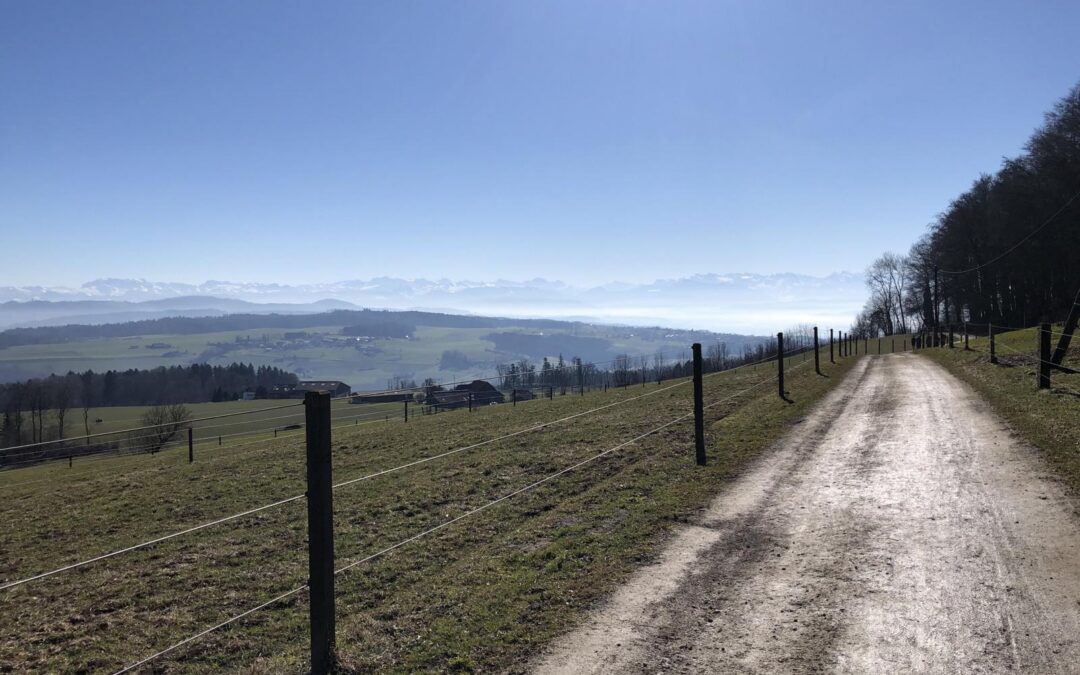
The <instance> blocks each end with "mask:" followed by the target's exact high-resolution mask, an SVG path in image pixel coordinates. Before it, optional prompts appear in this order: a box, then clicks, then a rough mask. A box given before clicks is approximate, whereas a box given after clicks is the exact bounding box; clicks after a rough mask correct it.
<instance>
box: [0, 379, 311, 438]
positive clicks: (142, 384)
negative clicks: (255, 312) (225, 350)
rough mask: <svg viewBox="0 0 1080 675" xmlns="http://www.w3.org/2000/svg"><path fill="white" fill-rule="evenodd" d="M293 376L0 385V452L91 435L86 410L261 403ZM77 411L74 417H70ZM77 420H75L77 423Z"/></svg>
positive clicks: (41, 381) (38, 381)
mask: <svg viewBox="0 0 1080 675" xmlns="http://www.w3.org/2000/svg"><path fill="white" fill-rule="evenodd" d="M298 381H299V380H298V378H297V377H296V375H295V374H293V373H290V372H288V371H285V370H282V369H280V368H276V367H274V366H259V367H257V368H256V367H254V366H253V365H251V364H250V363H248V364H245V363H233V364H230V365H227V366H211V365H209V364H206V363H196V364H193V365H191V366H171V367H160V368H152V369H150V370H138V369H131V370H122V371H121V370H108V371H105V372H104V373H95V372H94V371H92V370H87V371H85V372H82V373H68V374H66V375H50V376H49V377H45V378H40V379H31V380H27V381H25V382H12V383H8V384H0V410H2V411H3V418H2V419H0V447H9V446H12V445H19V444H21V443H37V442H39V441H46V440H53V439H61V438H65V437H66V436H67V435H68V434H69V432H71V431H72V429H74V432H73V433H75V434H79V433H86V434H89V433H90V423H91V422H92V420H91V419H90V417H89V415H90V408H95V407H99V406H119V405H133V406H146V405H154V406H156V405H164V404H174V403H203V402H207V401H231V400H235V399H237V398H239V397H240V395H241V394H242V393H243V392H245V391H252V392H255V394H256V397H257V398H265V397H266V395H267V394H268V393H269V391H270V390H271V389H272V388H273V386H274V385H276V384H296V383H297V382H298ZM73 411H75V412H73ZM75 418H77V419H75Z"/></svg>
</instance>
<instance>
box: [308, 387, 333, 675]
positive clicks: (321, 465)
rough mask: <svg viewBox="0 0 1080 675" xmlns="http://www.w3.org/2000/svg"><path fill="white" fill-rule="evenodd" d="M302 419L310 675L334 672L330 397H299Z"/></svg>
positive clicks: (315, 394) (319, 394) (311, 393)
mask: <svg viewBox="0 0 1080 675" xmlns="http://www.w3.org/2000/svg"><path fill="white" fill-rule="evenodd" d="M304 408H305V413H306V415H305V416H306V417H307V419H306V420H305V421H306V425H305V426H306V433H307V504H308V509H307V512H308V587H309V589H310V598H311V600H310V605H311V608H310V619H311V672H312V673H313V674H315V675H325V674H326V673H329V672H330V671H331V670H333V668H334V665H335V663H334V661H335V657H334V642H335V630H334V504H333V497H334V488H333V467H332V466H331V461H330V394H329V393H328V392H325V391H309V392H307V394H305V396H304Z"/></svg>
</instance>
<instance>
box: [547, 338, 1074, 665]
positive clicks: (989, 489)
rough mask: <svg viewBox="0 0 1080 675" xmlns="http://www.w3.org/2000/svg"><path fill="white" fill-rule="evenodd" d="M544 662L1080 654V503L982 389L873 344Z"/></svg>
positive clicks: (940, 661)
mask: <svg viewBox="0 0 1080 675" xmlns="http://www.w3.org/2000/svg"><path fill="white" fill-rule="evenodd" d="M534 667H535V670H536V671H537V672H542V673H552V672H563V673H583V672H594V673H599V672H603V673H611V672H632V673H639V672H650V673H652V672H676V673H690V672H693V673H772V672H794V673H817V672H843V673H899V672H932V673H945V672H949V673H998V672H1012V671H1022V672H1025V673H1080V511H1078V507H1077V501H1076V500H1075V499H1074V498H1071V497H1070V496H1069V495H1068V494H1067V492H1066V490H1065V488H1064V486H1063V485H1061V484H1060V483H1059V482H1058V481H1057V480H1056V479H1055V478H1054V477H1053V476H1052V475H1051V474H1050V472H1049V470H1048V469H1047V468H1046V466H1044V464H1043V463H1042V461H1041V459H1040V458H1039V456H1038V451H1037V450H1036V449H1034V448H1032V447H1031V446H1030V445H1028V444H1026V443H1024V442H1023V441H1021V440H1020V439H1019V438H1017V437H1016V436H1015V435H1014V434H1013V433H1012V432H1011V431H1010V430H1009V428H1008V427H1007V426H1006V425H1005V424H1004V423H1003V422H1002V421H1001V420H1000V419H999V418H997V417H996V416H995V415H994V414H993V413H992V412H991V411H990V410H989V408H988V406H987V405H986V403H985V402H983V401H982V400H981V399H980V398H979V397H978V396H977V395H976V394H975V393H974V392H973V391H972V390H971V389H969V388H968V387H967V386H966V385H964V384H962V383H961V382H960V381H958V380H957V379H956V378H954V377H953V376H952V375H950V374H949V373H948V372H947V371H946V370H944V369H943V368H942V367H940V366H938V365H936V364H934V363H933V362H931V361H929V360H928V359H925V358H922V357H920V356H918V355H915V354H895V355H889V356H881V357H866V358H863V359H862V361H861V363H859V364H858V365H857V366H856V367H855V368H853V369H852V371H850V372H849V374H848V375H847V376H846V378H845V380H844V381H843V382H842V383H840V385H839V386H838V387H837V388H835V389H834V390H833V391H832V393H831V394H830V395H829V396H828V397H827V398H826V399H825V400H824V401H822V403H821V404H820V405H818V406H817V407H816V408H815V410H814V411H813V412H812V413H811V414H810V415H809V416H808V417H807V418H806V419H805V420H803V421H802V422H801V423H799V424H798V425H796V426H795V429H794V431H793V432H792V433H791V434H790V435H789V436H788V437H787V438H785V439H784V441H783V442H781V443H780V444H778V445H777V446H775V447H774V448H772V449H771V450H770V451H769V452H768V453H766V454H765V455H764V456H763V457H762V458H761V459H760V460H759V461H758V462H757V464H756V465H755V466H754V467H753V468H752V469H751V470H750V471H748V472H747V473H746V474H745V475H744V476H743V477H742V478H741V479H739V480H738V481H736V482H735V483H733V484H732V485H731V486H730V488H729V489H726V490H725V491H724V492H723V493H722V494H721V495H720V496H719V497H718V498H717V499H716V500H715V501H714V503H713V504H712V505H711V506H710V507H709V509H708V510H707V512H705V513H704V514H703V515H702V516H701V518H700V521H699V522H698V523H697V524H696V525H692V526H688V527H685V528H683V529H682V530H680V531H678V532H676V533H675V535H674V536H673V537H672V539H671V541H670V543H669V545H668V546H667V547H666V548H665V550H664V551H663V552H662V554H661V555H660V556H659V559H658V561H657V563H656V564H654V565H650V566H649V567H647V568H644V569H642V570H641V571H640V572H639V573H638V574H636V575H635V576H634V577H633V578H632V579H631V581H630V582H629V583H628V584H627V585H626V586H624V587H623V588H622V589H621V590H620V591H618V592H617V593H616V594H615V595H614V596H613V597H612V598H611V599H610V600H609V601H608V602H607V603H605V604H604V605H603V606H602V607H600V608H598V610H597V611H596V613H595V614H594V615H593V616H592V617H590V618H589V619H588V620H587V621H586V622H585V623H584V624H583V625H582V626H581V627H580V628H579V629H578V630H576V631H574V632H571V633H570V634H568V635H566V636H564V637H563V638H561V639H560V640H558V641H557V642H556V643H555V644H554V645H553V646H552V648H551V649H550V650H549V651H548V652H547V653H545V654H543V655H542V657H541V658H540V659H539V660H538V661H537V662H536V663H535V664H534Z"/></svg>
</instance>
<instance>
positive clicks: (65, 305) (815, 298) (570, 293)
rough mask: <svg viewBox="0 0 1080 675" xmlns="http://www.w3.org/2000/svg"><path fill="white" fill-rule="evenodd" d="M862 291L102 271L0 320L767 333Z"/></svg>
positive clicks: (844, 276)
mask: <svg viewBox="0 0 1080 675" xmlns="http://www.w3.org/2000/svg"><path fill="white" fill-rule="evenodd" d="M864 298H865V289H864V285H863V276H862V275H861V274H851V273H847V272H838V273H835V274H830V275H828V276H824V277H814V276H808V275H800V274H769V275H762V274H749V273H732V274H696V275H692V276H688V277H683V278H678V279H659V280H656V281H653V282H650V283H624V282H611V283H607V284H604V285H601V286H594V287H590V288H579V287H573V286H570V285H567V284H565V283H563V282H560V281H551V280H547V279H541V278H537V279H532V280H529V281H507V280H496V281H487V282H478V281H468V280H460V281H454V280H450V279H439V280H435V281H433V280H429V279H413V280H408V279H400V278H395V277H375V278H372V279H355V280H347V281H340V282H333V283H321V284H299V285H289V284H276V283H269V284H268V283H245V282H231V281H219V280H211V281H207V282H205V283H202V284H187V283H178V282H158V281H147V280H145V279H97V280H94V281H90V282H87V283H85V284H83V285H81V286H79V287H78V288H69V287H42V286H27V287H15V286H4V287H0V328H3V327H12V326H30V325H55V324H56V323H104V322H111V321H115V320H116V319H117V318H118V317H120V316H122V317H123V318H121V319H120V320H124V321H130V320H136V319H142V318H160V317H166V316H214V315H218V314H223V313H237V312H243V313H271V312H273V313H314V312H323V311H328V310H332V309H356V308H358V307H370V308H378V309H402V310H404V309H408V310H431V311H443V312H454V313H461V314H485V315H495V316H511V317H521V318H557V319H569V318H573V319H580V320H588V321H600V322H609V323H624V324H632V325H642V324H650V325H669V326H673V327H681V328H705V329H710V330H723V331H732V332H747V333H758V334H760V333H768V332H772V331H775V330H780V329H783V328H784V327H786V326H787V325H790V324H792V323H800V322H827V321H829V320H834V321H835V323H834V325H837V326H839V325H847V322H848V321H849V320H850V317H851V316H852V315H853V314H854V313H855V312H857V311H858V308H859V307H861V305H862V302H863V300H864Z"/></svg>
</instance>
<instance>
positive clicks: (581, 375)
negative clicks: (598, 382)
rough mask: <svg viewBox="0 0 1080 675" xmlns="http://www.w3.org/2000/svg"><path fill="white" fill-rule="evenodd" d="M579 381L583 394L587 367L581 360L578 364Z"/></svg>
mask: <svg viewBox="0 0 1080 675" xmlns="http://www.w3.org/2000/svg"><path fill="white" fill-rule="evenodd" d="M577 381H578V388H579V389H581V395H582V396H584V395H585V367H584V366H583V365H582V363H581V362H580V361H578V364H577Z"/></svg>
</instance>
